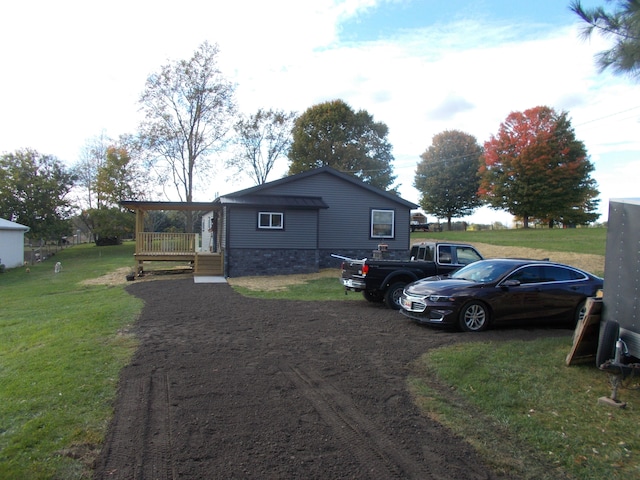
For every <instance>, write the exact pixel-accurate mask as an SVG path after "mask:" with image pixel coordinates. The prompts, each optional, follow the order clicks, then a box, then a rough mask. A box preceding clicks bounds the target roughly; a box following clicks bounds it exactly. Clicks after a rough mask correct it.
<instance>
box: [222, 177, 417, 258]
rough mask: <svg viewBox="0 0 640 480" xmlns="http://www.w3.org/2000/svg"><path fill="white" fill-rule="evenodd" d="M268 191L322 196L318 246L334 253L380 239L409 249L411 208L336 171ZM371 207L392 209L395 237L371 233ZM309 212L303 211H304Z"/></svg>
mask: <svg viewBox="0 0 640 480" xmlns="http://www.w3.org/2000/svg"><path fill="white" fill-rule="evenodd" d="M270 193H271V194H274V195H275V194H279V195H309V196H319V197H322V199H323V200H324V201H325V202H326V203H327V205H329V208H328V209H322V210H320V211H319V212H318V213H319V237H318V238H319V244H318V247H319V248H321V249H326V250H330V251H332V252H334V253H340V252H341V251H344V250H363V251H369V250H374V249H376V248H377V246H378V244H380V243H385V244H387V245H388V246H389V247H388V248H389V250H403V251H404V250H408V249H409V233H410V232H409V222H410V214H411V211H410V209H409V208H407V207H406V206H405V205H403V204H401V203H399V202H395V201H393V200H391V199H387V198H385V197H383V196H382V195H378V194H376V193H375V192H371V191H369V190H367V189H365V188H361V187H359V186H358V185H355V184H353V183H350V182H347V181H345V180H343V179H341V178H339V177H336V176H335V175H331V174H329V173H322V174H318V175H313V176H309V177H306V178H302V179H299V180H297V181H292V182H290V183H286V184H284V185H276V186H274V187H273V188H271V189H265V190H263V191H261V194H270ZM371 209H383V210H387V209H389V210H394V211H395V226H394V230H395V238H394V239H384V240H383V239H377V238H371V237H370V219H371ZM309 213H310V212H304V214H306V215H308V214H309ZM232 245H233V243H232ZM299 246H300V245H298V247H299Z"/></svg>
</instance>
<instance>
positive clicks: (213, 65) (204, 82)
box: [140, 42, 235, 231]
mask: <svg viewBox="0 0 640 480" xmlns="http://www.w3.org/2000/svg"><path fill="white" fill-rule="evenodd" d="M218 53H219V50H218V46H217V45H210V44H209V43H208V42H205V43H203V44H202V45H200V47H199V48H198V49H197V50H196V51H195V53H194V54H193V56H192V57H191V58H190V59H189V60H179V61H175V62H173V63H170V64H167V65H164V66H163V67H161V68H160V71H159V72H157V73H154V74H152V75H150V76H149V78H148V79H147V82H146V85H145V90H144V92H143V94H142V96H141V97H140V104H141V106H142V112H143V113H144V116H145V119H144V121H143V122H142V124H141V125H140V139H141V142H142V145H143V147H144V149H145V151H146V152H147V153H148V154H149V155H150V158H151V164H152V165H153V167H154V171H155V172H157V174H158V179H159V181H160V182H162V183H163V184H167V183H168V184H170V185H173V187H174V188H175V192H176V194H177V195H178V197H179V198H180V201H183V202H191V201H193V194H194V189H195V186H196V180H197V178H198V177H202V178H203V179H204V178H206V177H208V175H209V174H210V171H211V168H212V162H211V158H210V155H212V154H213V153H215V152H216V151H218V150H219V149H220V148H222V147H223V146H224V145H225V142H224V140H225V138H226V136H227V133H228V132H229V130H230V129H231V127H232V119H233V115H234V114H235V102H234V91H235V87H234V85H233V84H231V83H230V82H229V81H228V80H227V79H226V78H225V77H224V76H223V74H222V72H221V71H220V69H219V68H218V63H217V58H218ZM187 229H188V231H192V222H190V221H187Z"/></svg>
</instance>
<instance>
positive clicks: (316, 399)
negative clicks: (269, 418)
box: [280, 364, 445, 480]
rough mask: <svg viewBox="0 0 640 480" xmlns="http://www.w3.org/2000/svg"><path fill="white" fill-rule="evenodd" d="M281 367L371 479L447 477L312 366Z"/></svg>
mask: <svg viewBox="0 0 640 480" xmlns="http://www.w3.org/2000/svg"><path fill="white" fill-rule="evenodd" d="M280 370H281V371H282V373H284V375H285V376H286V377H287V378H288V379H289V380H290V381H291V382H292V383H293V384H294V385H295V386H296V388H298V389H299V390H300V391H301V392H302V393H303V395H304V396H305V397H306V398H307V400H309V402H311V404H312V405H313V408H314V409H315V410H316V412H317V413H318V414H319V415H320V417H321V418H322V419H323V420H324V421H325V422H326V423H327V424H328V425H329V426H330V427H331V428H332V429H333V431H334V432H335V433H336V434H337V435H338V436H339V437H341V438H342V441H343V442H344V444H345V445H346V446H347V448H348V449H349V450H350V451H351V453H352V454H353V455H354V456H355V458H356V459H357V460H358V462H359V463H360V465H362V468H363V470H365V471H367V473H368V474H369V475H370V477H369V478H371V479H380V480H386V479H389V478H430V479H433V480H439V479H442V480H444V478H445V477H441V476H437V475H436V476H434V475H433V474H430V473H429V472H428V471H427V470H425V468H424V467H423V465H422V464H421V463H419V462H417V461H415V460H414V459H412V458H411V457H410V456H409V455H407V454H405V453H404V452H403V451H402V450H399V449H398V448H397V447H396V445H395V443H394V442H393V441H392V440H391V439H390V438H389V437H388V436H386V435H384V434H383V433H382V429H381V428H380V427H379V426H377V425H376V424H375V423H374V422H372V421H371V420H369V419H368V418H367V417H366V416H365V415H364V414H363V413H362V412H361V411H360V410H359V409H358V408H357V407H356V406H355V405H354V403H353V401H352V400H351V398H350V397H349V396H348V395H345V394H344V393H342V392H341V391H340V390H339V389H337V388H336V387H335V386H334V385H333V384H332V383H331V382H330V381H328V380H327V379H325V378H323V377H322V376H321V375H319V374H318V373H317V372H316V371H314V370H311V369H305V370H303V369H302V368H300V367H292V366H289V365H284V364H283V365H281V366H280Z"/></svg>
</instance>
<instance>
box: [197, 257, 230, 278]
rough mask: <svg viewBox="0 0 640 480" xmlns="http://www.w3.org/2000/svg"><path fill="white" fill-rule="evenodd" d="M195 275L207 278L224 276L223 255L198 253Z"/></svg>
mask: <svg viewBox="0 0 640 480" xmlns="http://www.w3.org/2000/svg"><path fill="white" fill-rule="evenodd" d="M193 274H194V275H206V276H216V275H217V276H219V275H224V268H223V263H222V255H220V254H219V253H197V254H196V258H195V262H194V268H193Z"/></svg>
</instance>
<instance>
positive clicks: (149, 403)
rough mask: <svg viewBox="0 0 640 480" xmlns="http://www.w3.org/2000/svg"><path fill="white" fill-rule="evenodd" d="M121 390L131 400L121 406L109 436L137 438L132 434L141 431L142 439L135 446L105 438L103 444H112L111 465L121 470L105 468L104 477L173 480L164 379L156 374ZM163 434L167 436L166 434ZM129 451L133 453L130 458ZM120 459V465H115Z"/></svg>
mask: <svg viewBox="0 0 640 480" xmlns="http://www.w3.org/2000/svg"><path fill="white" fill-rule="evenodd" d="M124 388H125V389H126V392H121V394H124V395H131V396H132V398H133V399H134V401H131V402H126V403H123V404H122V408H123V410H124V411H123V412H122V416H121V417H119V421H118V423H117V424H114V425H113V430H112V431H111V434H110V435H109V436H110V437H118V438H130V439H133V438H136V435H135V434H134V432H142V437H141V439H140V442H139V444H140V445H139V446H137V447H134V446H133V445H131V443H128V442H127V443H121V442H120V443H118V442H115V443H112V442H110V441H109V439H107V442H106V444H107V445H113V447H112V448H110V451H109V457H111V463H112V464H115V465H118V464H120V468H117V469H115V468H113V469H108V470H106V475H107V476H108V478H113V479H118V480H120V479H121V480H131V479H139V480H143V479H148V478H153V479H154V480H173V479H175V478H176V476H175V472H174V469H173V462H172V458H171V434H170V432H171V421H170V413H169V389H168V381H167V376H166V375H165V374H163V373H162V372H157V371H156V372H153V373H152V374H151V375H149V376H147V377H141V378H140V377H139V378H137V379H136V381H134V382H128V384H127V385H126V386H124ZM165 432H169V434H168V435H165ZM136 443H138V442H137V441H136ZM132 451H133V452H135V454H134V455H133V459H132V455H131V452H132ZM119 459H122V460H123V462H118V460H119Z"/></svg>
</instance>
